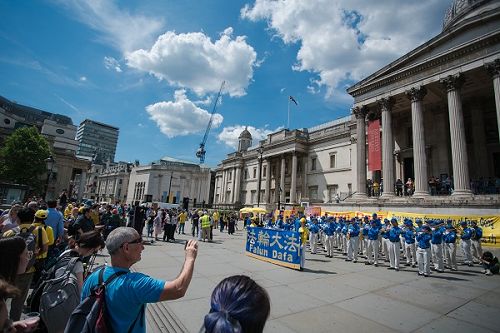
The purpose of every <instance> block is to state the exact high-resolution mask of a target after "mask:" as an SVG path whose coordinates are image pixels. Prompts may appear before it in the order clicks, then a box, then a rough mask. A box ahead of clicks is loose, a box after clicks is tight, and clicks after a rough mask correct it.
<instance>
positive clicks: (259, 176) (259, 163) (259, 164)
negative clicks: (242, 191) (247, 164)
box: [257, 157, 264, 205]
mask: <svg viewBox="0 0 500 333" xmlns="http://www.w3.org/2000/svg"><path fill="white" fill-rule="evenodd" d="M262 164H264V163H263V161H261V160H260V157H257V205H259V204H260V202H261V201H262V199H263V198H262V196H261V195H260V192H261V191H262Z"/></svg>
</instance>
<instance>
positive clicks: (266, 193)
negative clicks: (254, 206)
mask: <svg viewBox="0 0 500 333" xmlns="http://www.w3.org/2000/svg"><path fill="white" fill-rule="evenodd" d="M270 188H271V162H270V161H269V160H268V159H266V185H265V187H264V203H266V204H268V203H269V202H270V199H269V197H270V190H269V189H270Z"/></svg>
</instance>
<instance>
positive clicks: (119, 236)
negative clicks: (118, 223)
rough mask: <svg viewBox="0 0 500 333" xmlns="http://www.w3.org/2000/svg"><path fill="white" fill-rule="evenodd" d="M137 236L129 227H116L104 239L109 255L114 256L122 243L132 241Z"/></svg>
mask: <svg viewBox="0 0 500 333" xmlns="http://www.w3.org/2000/svg"><path fill="white" fill-rule="evenodd" d="M138 235H139V234H138V233H137V231H136V230H135V229H134V228H130V227H118V228H116V229H115V230H113V231H111V232H110V233H109V235H108V238H107V239H106V248H107V249H108V252H109V254H110V255H113V254H115V253H116V252H117V251H118V249H119V248H120V247H121V246H122V245H123V244H124V243H127V242H131V241H133V240H134V239H136V238H137V236H138Z"/></svg>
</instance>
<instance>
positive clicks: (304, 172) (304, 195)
mask: <svg viewBox="0 0 500 333" xmlns="http://www.w3.org/2000/svg"><path fill="white" fill-rule="evenodd" d="M302 159H303V161H304V164H303V165H302V198H309V193H308V188H307V161H308V156H307V155H306V156H304V157H303V158H302Z"/></svg>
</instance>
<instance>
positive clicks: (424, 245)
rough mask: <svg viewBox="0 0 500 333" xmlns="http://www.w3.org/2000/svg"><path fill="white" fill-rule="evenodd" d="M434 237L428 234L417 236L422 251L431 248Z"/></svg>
mask: <svg viewBox="0 0 500 333" xmlns="http://www.w3.org/2000/svg"><path fill="white" fill-rule="evenodd" d="M431 238H432V236H431V235H429V234H428V233H425V232H424V233H421V234H418V235H417V242H418V247H419V248H421V249H428V248H430V247H431Z"/></svg>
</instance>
